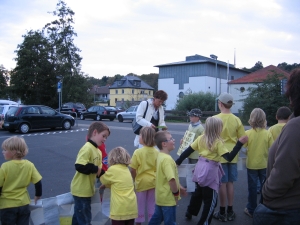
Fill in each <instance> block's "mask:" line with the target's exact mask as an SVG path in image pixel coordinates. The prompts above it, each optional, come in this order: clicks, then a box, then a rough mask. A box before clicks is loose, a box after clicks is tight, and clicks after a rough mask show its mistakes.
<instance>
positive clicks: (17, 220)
mask: <svg viewBox="0 0 300 225" xmlns="http://www.w3.org/2000/svg"><path fill="white" fill-rule="evenodd" d="M2 149H3V150H2V153H3V155H4V158H5V160H8V162H5V163H3V164H2V165H1V168H0V209H1V223H2V224H29V217H30V209H29V203H30V199H29V194H28V191H27V187H28V186H29V184H30V183H31V182H32V183H34V186H35V197H34V201H35V203H36V202H37V200H38V199H39V198H40V197H41V195H42V183H41V179H42V176H41V175H40V174H39V172H38V171H37V169H36V168H35V166H34V165H33V163H31V162H29V161H28V160H25V159H23V158H24V157H25V156H26V155H27V153H28V147H27V145H26V142H25V140H24V139H23V138H22V137H17V136H13V137H10V138H8V139H6V140H5V141H4V142H3V143H2Z"/></svg>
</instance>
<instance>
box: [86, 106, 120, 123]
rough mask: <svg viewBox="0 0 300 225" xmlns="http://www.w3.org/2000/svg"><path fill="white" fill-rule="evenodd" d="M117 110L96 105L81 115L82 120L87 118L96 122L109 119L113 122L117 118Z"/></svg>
mask: <svg viewBox="0 0 300 225" xmlns="http://www.w3.org/2000/svg"><path fill="white" fill-rule="evenodd" d="M116 115H117V109H116V108H114V107H111V106H105V107H104V106H100V105H95V106H92V107H90V108H89V109H88V110H87V111H85V112H82V113H81V114H80V119H82V120H84V119H86V118H89V119H94V120H98V121H99V120H102V119H109V120H110V121H113V120H114V119H115V118H116Z"/></svg>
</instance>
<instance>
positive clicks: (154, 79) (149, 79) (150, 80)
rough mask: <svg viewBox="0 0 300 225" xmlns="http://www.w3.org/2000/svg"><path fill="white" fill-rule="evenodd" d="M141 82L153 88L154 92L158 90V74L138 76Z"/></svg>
mask: <svg viewBox="0 0 300 225" xmlns="http://www.w3.org/2000/svg"><path fill="white" fill-rule="evenodd" d="M138 77H139V78H140V79H141V80H142V81H144V82H145V83H147V84H148V85H150V86H151V87H153V88H154V92H155V91H157V90H158V73H150V74H143V75H141V76H138Z"/></svg>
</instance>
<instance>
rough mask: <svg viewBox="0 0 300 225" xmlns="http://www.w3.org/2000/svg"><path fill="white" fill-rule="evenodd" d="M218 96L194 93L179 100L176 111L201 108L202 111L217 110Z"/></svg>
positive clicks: (208, 93)
mask: <svg viewBox="0 0 300 225" xmlns="http://www.w3.org/2000/svg"><path fill="white" fill-rule="evenodd" d="M215 99H216V96H215V95H214V94H212V93H210V92H207V93H204V92H198V93H192V94H189V95H186V96H184V97H183V98H181V99H179V100H178V101H177V103H176V106H175V110H177V111H190V110H191V109H194V108H199V109H201V110H202V111H213V110H214V108H215Z"/></svg>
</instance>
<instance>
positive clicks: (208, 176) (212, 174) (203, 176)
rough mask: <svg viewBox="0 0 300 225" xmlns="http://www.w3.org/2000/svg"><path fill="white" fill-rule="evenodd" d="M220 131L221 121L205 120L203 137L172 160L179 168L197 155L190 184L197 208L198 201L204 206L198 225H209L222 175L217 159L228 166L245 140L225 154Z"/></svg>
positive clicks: (210, 118)
mask: <svg viewBox="0 0 300 225" xmlns="http://www.w3.org/2000/svg"><path fill="white" fill-rule="evenodd" d="M222 129H223V123H222V120H221V119H219V118H217V117H209V118H207V120H206V122H205V131H204V134H203V135H201V136H200V137H198V138H197V139H196V140H195V141H194V142H193V143H192V144H191V145H190V146H189V147H188V148H187V149H186V150H185V151H184V152H183V153H182V154H181V155H180V157H179V158H178V159H177V160H176V164H177V165H180V164H181V163H182V161H183V160H184V159H185V158H186V157H188V156H189V155H190V154H191V153H192V152H194V151H197V152H198V153H199V155H200V157H199V160H198V162H197V164H196V167H195V170H194V174H193V181H194V182H197V184H196V185H197V188H196V190H195V192H197V193H198V195H199V197H198V198H197V201H200V207H201V204H202V201H203V203H204V207H203V210H202V215H201V217H200V220H199V222H198V223H197V224H198V225H202V224H210V223H211V220H212V216H213V211H214V208H215V207H216V204H217V199H218V190H219V187H220V186H221V178H222V176H223V175H224V171H223V169H222V166H221V164H220V161H221V158H224V159H226V160H227V161H229V162H230V161H232V160H233V159H234V157H235V156H236V155H237V153H238V152H239V150H240V149H241V147H242V146H243V144H244V143H245V142H246V141H247V136H243V137H241V138H240V139H239V140H238V141H237V143H236V145H235V147H234V148H233V150H232V151H231V152H230V153H229V151H228V149H227V148H226V147H225V145H224V141H223V139H222V138H221V132H222ZM192 201H193V199H192ZM198 204H199V203H198Z"/></svg>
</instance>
